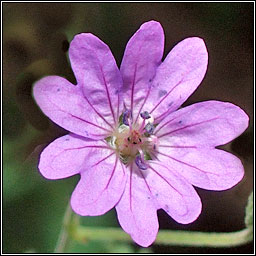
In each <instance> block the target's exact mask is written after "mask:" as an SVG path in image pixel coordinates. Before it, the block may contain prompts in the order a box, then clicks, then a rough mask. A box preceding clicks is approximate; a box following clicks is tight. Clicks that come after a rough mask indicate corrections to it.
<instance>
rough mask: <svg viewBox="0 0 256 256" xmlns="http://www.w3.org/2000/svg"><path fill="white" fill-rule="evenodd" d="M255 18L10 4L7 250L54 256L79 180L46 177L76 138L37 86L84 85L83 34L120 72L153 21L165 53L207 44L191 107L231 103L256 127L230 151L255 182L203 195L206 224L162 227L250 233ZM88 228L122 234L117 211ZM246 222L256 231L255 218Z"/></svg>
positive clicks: (235, 11) (121, 247)
mask: <svg viewBox="0 0 256 256" xmlns="http://www.w3.org/2000/svg"><path fill="white" fill-rule="evenodd" d="M253 11H254V6H253V3H213V2H212V3H157V2H155V3H29V2H27V3H11V2H9V3H3V103H2V106H3V252H4V253H21V252H28V253H29V252H35V253H37V252H39V253H50V252H53V250H54V248H55V246H56V242H57V239H58V235H59V232H60V230H61V225H62V219H63V215H64V212H65V209H66V206H67V204H68V202H69V199H70V196H71V194H72V191H73V189H74V187H75V185H76V183H77V181H78V179H79V176H78V175H77V176H74V177H71V178H68V179H64V180H58V181H50V180H45V179H44V178H43V177H42V176H41V175H40V174H39V172H38V170H37V163H38V159H39V156H40V152H41V151H42V150H43V148H44V147H45V146H46V145H47V144H49V143H50V142H51V141H53V140H54V139H55V138H57V137H60V136H62V135H64V134H66V133H67V131H65V130H63V129H62V128H60V127H58V126H57V125H55V124H53V123H52V122H51V121H49V120H48V118H47V117H45V116H44V115H43V114H42V113H41V111H40V109H39V108H38V107H37V106H36V104H35V102H34V100H33V96H32V93H31V92H32V87H33V83H34V82H35V81H36V80H38V79H40V78H41V77H43V76H46V75H60V76H63V77H66V78H67V79H68V80H69V81H71V82H72V83H76V81H75V78H74V76H73V73H72V70H71V68H70V65H69V60H68V58H67V56H68V47H69V42H70V41H71V40H72V38H73V36H74V35H75V34H77V33H81V32H89V33H93V34H95V35H97V36H98V37H99V38H101V39H102V40H103V41H104V42H105V43H107V44H108V45H109V46H110V48H111V50H112V52H113V54H114V56H115V58H116V60H117V63H118V65H120V62H121V59H122V55H123V51H124V47H125V45H126V43H127V40H128V39H129V38H130V37H131V35H132V34H133V33H134V32H135V31H136V30H137V29H138V28H139V26H140V25H141V24H142V23H144V22H145V21H148V20H152V19H154V20H157V21H159V22H161V24H162V25H163V27H164V30H165V36H166V47H165V49H166V50H165V53H164V54H165V55H166V54H167V53H168V51H169V50H170V49H171V48H172V47H173V46H174V45H175V44H176V43H177V42H179V41H181V40H182V39H184V38H186V37H190V36H198V37H201V38H203V39H204V40H205V42H206V45H207V48H208V52H209V66H208V71H207V74H206V77H205V79H204V81H203V83H202V85H201V86H200V88H199V89H198V90H197V91H196V92H195V93H194V94H193V96H192V97H190V99H189V101H188V102H186V103H185V104H187V105H188V104H191V103H194V102H198V101H203V100H207V99H218V100H222V101H230V102H233V103H235V104H236V105H239V106H240V107H241V108H243V109H244V110H245V111H246V112H247V114H248V115H249V116H250V119H251V122H250V127H249V129H248V131H247V132H246V133H245V134H244V135H243V136H241V137H240V138H238V139H237V140H235V141H234V143H233V144H232V145H231V147H230V145H228V146H227V147H226V148H225V149H227V150H230V151H233V152H235V153H237V155H238V156H239V157H240V158H241V159H242V161H243V164H244V166H245V177H244V179H243V181H242V182H241V184H240V185H239V186H237V187H236V188H234V189H232V190H229V191H225V192H218V193H217V192H209V191H203V190H199V189H198V193H199V194H200V197H201V198H202V200H203V202H204V211H203V213H202V214H201V216H200V218H199V219H198V220H197V221H196V222H195V223H193V224H190V225H185V226H184V225H179V224H177V223H175V222H174V221H173V220H172V219H170V218H169V217H168V216H167V215H165V214H164V213H163V212H161V211H160V212H159V222H160V228H165V229H168V228H171V229H183V230H184V229H188V230H200V231H234V230H238V229H242V228H243V227H244V223H243V216H244V207H245V205H246V202H247V197H248V194H249V193H250V191H251V190H252V186H253V184H252V180H253V179H252V166H253V165H252V159H253V157H252V156H253V150H252V148H253V144H252V143H253V141H254V140H253V129H252V127H253V120H252V117H253V110H252V109H253V94H252V90H253V46H254V44H253ZM248 148H250V149H251V150H248ZM241 149H244V150H241ZM219 198H221V202H220V199H219ZM248 207H249V206H248ZM247 209H249V208H247ZM248 211H249V210H247V212H248ZM231 212H232V213H235V214H231ZM247 215H248V214H247ZM226 216H229V218H228V220H229V221H228V222H227V218H226ZM81 222H82V224H83V225H88V226H90V225H91V226H93V225H99V226H118V221H117V218H116V214H115V211H114V210H113V211H110V212H109V213H107V214H105V215H104V216H99V217H85V218H81ZM246 223H247V225H249V224H250V222H249V218H247V221H246ZM106 236H107V234H106ZM251 250H252V245H248V246H244V247H241V248H233V249H226V250H224V249H221V251H218V250H217V249H216V250H214V249H207V248H205V249H200V248H196V249H195V248H181V247H160V246H153V247H151V248H147V249H141V248H139V247H138V246H136V245H134V244H115V243H113V244H104V243H99V242H95V241H90V242H87V243H85V244H78V243H76V242H74V241H70V243H69V246H68V252H81V253H86V252H88V253H89V252H91V253H106V252H108V253H129V252H137V253H147V252H160V253H161V252H162V253H197V254H198V253H248V252H251Z"/></svg>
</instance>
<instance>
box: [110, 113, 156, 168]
mask: <svg viewBox="0 0 256 256" xmlns="http://www.w3.org/2000/svg"><path fill="white" fill-rule="evenodd" d="M119 120H121V122H120V124H119V127H118V128H117V129H116V130H115V131H114V132H113V136H112V137H111V139H110V141H111V143H110V144H111V145H112V146H113V147H114V148H115V149H116V152H117V154H118V155H119V158H120V160H121V161H122V162H123V163H124V164H126V165H130V164H131V163H133V162H135V163H136V165H137V166H138V167H139V168H140V169H141V170H145V169H147V163H146V162H147V161H146V160H149V159H152V154H153V153H154V151H155V150H156V147H157V144H158V141H157V137H156V136H154V135H153V132H154V129H155V126H154V125H153V121H154V120H153V117H152V116H151V115H149V113H148V112H146V111H145V112H143V113H141V114H140V116H139V118H138V120H137V122H136V123H133V122H132V116H131V112H130V111H129V110H126V111H124V112H123V114H122V116H121V117H120V119H119Z"/></svg>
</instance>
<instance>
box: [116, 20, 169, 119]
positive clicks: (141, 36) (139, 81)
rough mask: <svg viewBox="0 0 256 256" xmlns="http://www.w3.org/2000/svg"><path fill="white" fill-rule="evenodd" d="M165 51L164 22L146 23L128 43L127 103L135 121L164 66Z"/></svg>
mask: <svg viewBox="0 0 256 256" xmlns="http://www.w3.org/2000/svg"><path fill="white" fill-rule="evenodd" d="M163 49H164V33H163V29H162V27H161V25H160V23H158V22H156V21H149V22H146V23H144V24H143V25H142V26H141V27H140V29H139V30H138V31H137V32H136V33H135V34H134V35H133V36H132V38H131V39H130V40H129V42H128V43H127V46H126V49H125V52H124V57H123V60H122V64H121V68H120V71H121V74H122V77H123V82H124V92H125V103H126V105H127V107H128V108H129V109H131V111H132V115H133V116H134V118H135V120H136V119H137V117H138V115H139V113H140V112H141V111H140V109H141V108H142V106H143V105H144V100H145V96H146V98H147V96H148V95H149V92H150V87H151V86H150V84H151V80H152V79H153V77H154V76H155V72H156V68H157V67H158V66H159V65H160V63H161V59H162V55H163Z"/></svg>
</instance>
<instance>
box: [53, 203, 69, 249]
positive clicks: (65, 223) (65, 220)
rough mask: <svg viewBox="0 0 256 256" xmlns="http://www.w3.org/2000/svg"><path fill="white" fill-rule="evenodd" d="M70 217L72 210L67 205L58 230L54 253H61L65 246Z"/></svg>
mask: <svg viewBox="0 0 256 256" xmlns="http://www.w3.org/2000/svg"><path fill="white" fill-rule="evenodd" d="M71 219H72V210H71V208H70V206H69V205H68V206H67V208H66V211H65V215H64V217H63V224H62V228H61V231H60V235H59V238H58V241H57V244H56V247H55V250H54V252H55V253H62V252H64V251H65V249H66V248H67V244H68V236H69V230H68V228H69V226H70V223H71Z"/></svg>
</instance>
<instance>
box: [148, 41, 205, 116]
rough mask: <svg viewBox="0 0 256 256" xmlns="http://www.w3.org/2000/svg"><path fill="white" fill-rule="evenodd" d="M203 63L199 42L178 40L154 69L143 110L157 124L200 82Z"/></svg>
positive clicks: (202, 49) (202, 46)
mask: <svg viewBox="0 0 256 256" xmlns="http://www.w3.org/2000/svg"><path fill="white" fill-rule="evenodd" d="M207 63H208V53H207V50H206V46H205V44H204V41H203V40H202V39H200V38H197V37H192V38H187V39H185V40H183V41H181V42H180V43H179V44H177V45H176V46H175V47H174V48H173V49H172V50H171V52H170V53H169V54H168V56H167V57H166V58H165V60H164V62H163V63H162V64H161V65H160V66H159V68H158V69H157V72H156V76H155V78H154V80H153V82H152V84H153V88H152V91H151V93H150V96H149V98H148V100H147V102H146V104H145V106H144V110H148V111H150V113H152V114H153V116H154V118H155V120H156V121H159V120H161V119H162V118H163V117H164V116H166V115H167V114H168V113H170V112H172V111H174V110H176V109H178V108H179V107H180V106H181V104H182V103H183V102H185V100H186V99H187V98H188V97H189V96H190V95H191V94H192V93H193V92H194V91H195V89H196V88H197V86H198V85H199V84H200V83H201V81H202V80H203V77H204V75H205V72H206V69H207Z"/></svg>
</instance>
